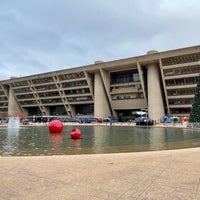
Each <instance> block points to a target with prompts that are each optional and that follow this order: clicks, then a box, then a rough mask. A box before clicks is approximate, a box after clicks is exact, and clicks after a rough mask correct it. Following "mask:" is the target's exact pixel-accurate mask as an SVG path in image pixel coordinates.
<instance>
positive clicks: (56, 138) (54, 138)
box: [49, 133, 63, 147]
mask: <svg viewBox="0 0 200 200" xmlns="http://www.w3.org/2000/svg"><path fill="white" fill-rule="evenodd" d="M62 139H63V134H62V133H50V134H49V141H50V142H51V144H52V145H53V146H54V147H56V146H59V145H60V143H61V141H62Z"/></svg>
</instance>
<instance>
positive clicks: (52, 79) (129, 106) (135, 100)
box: [0, 46, 200, 121]
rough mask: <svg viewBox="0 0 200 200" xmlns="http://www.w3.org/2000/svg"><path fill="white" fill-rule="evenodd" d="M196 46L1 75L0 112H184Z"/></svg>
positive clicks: (194, 76)
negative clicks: (13, 75) (17, 75)
mask: <svg viewBox="0 0 200 200" xmlns="http://www.w3.org/2000/svg"><path fill="white" fill-rule="evenodd" d="M199 61H200V46H194V47H188V48H183V49H176V50H171V51H165V52H157V51H149V52H147V54H146V55H143V56H137V57H131V58H126V59H120V60H115V61H109V62H102V61H96V62H95V63H94V64H92V65H87V66H81V67H76V68H71V69H66V70H59V71H54V72H49V73H43V74H37V75H32V76H26V77H20V78H10V79H8V80H2V81H0V114H1V115H3V114H6V113H7V114H8V115H16V113H25V114H26V115H28V116H49V115H59V116H65V117H69V118H71V117H74V116H79V117H83V116H84V117H85V116H88V117H95V118H99V117H107V116H112V117H115V118H118V119H119V120H121V121H126V120H128V119H133V118H135V117H136V116H137V113H138V112H139V111H144V110H145V111H148V115H149V117H150V118H152V119H154V120H156V121H160V120H161V119H162V117H163V115H165V114H167V115H171V116H180V117H181V116H188V115H189V113H190V110H191V107H192V102H193V99H194V95H195V88H196V86H197V80H198V77H199V72H200V62H199Z"/></svg>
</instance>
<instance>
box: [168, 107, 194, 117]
mask: <svg viewBox="0 0 200 200" xmlns="http://www.w3.org/2000/svg"><path fill="white" fill-rule="evenodd" d="M190 111H191V108H171V109H170V114H171V115H179V114H189V113H190Z"/></svg>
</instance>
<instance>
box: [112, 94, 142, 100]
mask: <svg viewBox="0 0 200 200" xmlns="http://www.w3.org/2000/svg"><path fill="white" fill-rule="evenodd" d="M143 98H144V94H143V93H132V94H118V95H112V100H127V99H143Z"/></svg>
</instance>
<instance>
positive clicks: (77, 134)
mask: <svg viewBox="0 0 200 200" xmlns="http://www.w3.org/2000/svg"><path fill="white" fill-rule="evenodd" d="M70 135H71V138H72V139H80V137H81V135H82V133H81V131H80V130H79V129H77V128H74V129H72V130H71V132H70Z"/></svg>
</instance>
